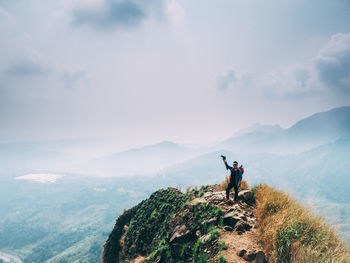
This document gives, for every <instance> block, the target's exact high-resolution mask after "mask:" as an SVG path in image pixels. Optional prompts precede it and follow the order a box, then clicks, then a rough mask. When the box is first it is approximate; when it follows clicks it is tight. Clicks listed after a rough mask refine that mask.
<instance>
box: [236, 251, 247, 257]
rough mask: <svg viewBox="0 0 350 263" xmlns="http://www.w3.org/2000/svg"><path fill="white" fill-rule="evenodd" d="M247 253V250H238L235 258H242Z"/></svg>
mask: <svg viewBox="0 0 350 263" xmlns="http://www.w3.org/2000/svg"><path fill="white" fill-rule="evenodd" d="M246 253H247V250H245V249H240V250H238V252H237V256H239V257H241V258H242V257H244V255H245V254H246Z"/></svg>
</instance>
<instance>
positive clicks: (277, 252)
mask: <svg viewBox="0 0 350 263" xmlns="http://www.w3.org/2000/svg"><path fill="white" fill-rule="evenodd" d="M256 189H257V190H256V198H257V218H258V222H259V227H260V234H261V238H262V240H263V241H264V244H265V250H266V252H267V253H268V256H269V261H270V262H281V263H284V262H286V263H287V262H291V261H293V262H344V263H345V262H348V259H349V258H350V250H349V248H347V247H346V245H345V244H344V243H343V241H342V240H341V239H340V238H339V237H338V236H337V235H336V234H335V231H334V230H333V229H332V228H331V227H330V226H329V225H327V224H326V223H325V222H324V221H323V220H322V219H321V218H319V217H316V216H314V215H313V214H312V213H311V212H309V211H308V210H307V209H306V208H304V207H303V206H302V205H300V204H298V203H297V202H296V201H295V200H294V199H292V198H291V197H289V196H288V195H286V194H285V193H283V192H280V191H277V190H275V189H273V188H271V187H269V186H267V185H261V186H259V187H258V188H256Z"/></svg>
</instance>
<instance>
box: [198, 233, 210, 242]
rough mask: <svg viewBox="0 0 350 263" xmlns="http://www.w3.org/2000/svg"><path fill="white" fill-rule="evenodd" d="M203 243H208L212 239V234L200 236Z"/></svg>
mask: <svg viewBox="0 0 350 263" xmlns="http://www.w3.org/2000/svg"><path fill="white" fill-rule="evenodd" d="M200 239H201V240H202V242H203V243H207V242H208V241H209V240H210V234H206V235H204V236H202V237H201V238H200Z"/></svg>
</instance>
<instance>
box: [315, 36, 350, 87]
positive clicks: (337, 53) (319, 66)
mask: <svg viewBox="0 0 350 263" xmlns="http://www.w3.org/2000/svg"><path fill="white" fill-rule="evenodd" d="M313 63H314V68H315V70H316V72H317V75H318V78H319V80H320V81H321V82H322V83H323V84H324V85H326V86H328V87H329V88H335V89H337V90H338V91H340V92H350V33H349V34H342V33H338V34H335V35H333V36H332V38H331V40H330V41H329V42H328V43H326V45H325V46H324V47H323V48H322V49H321V50H320V51H319V53H318V55H317V56H316V57H315V58H314V59H313Z"/></svg>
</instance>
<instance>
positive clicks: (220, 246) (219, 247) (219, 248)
mask: <svg viewBox="0 0 350 263" xmlns="http://www.w3.org/2000/svg"><path fill="white" fill-rule="evenodd" d="M225 248H226V243H225V241H222V242H220V243H219V244H218V250H219V251H221V250H223V249H225Z"/></svg>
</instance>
